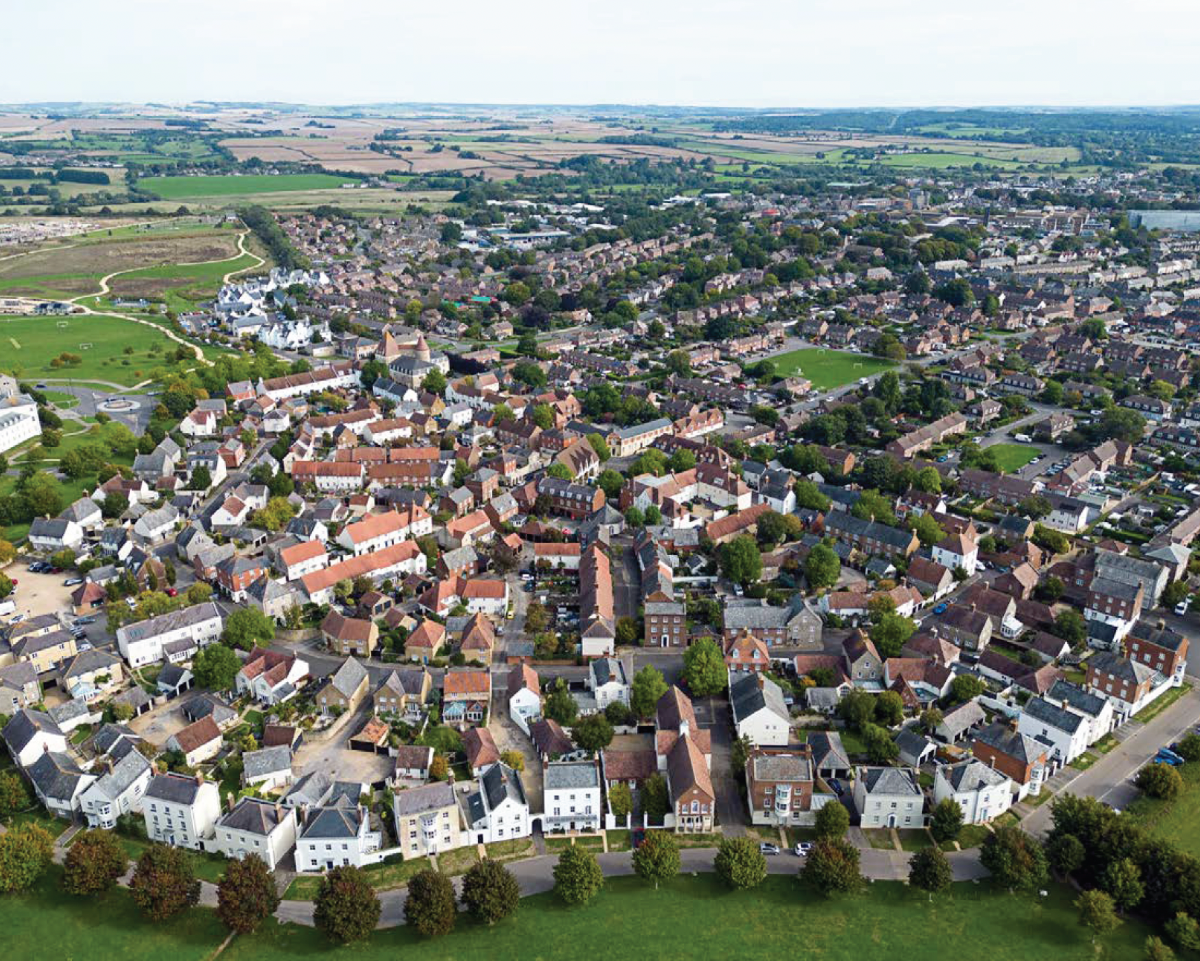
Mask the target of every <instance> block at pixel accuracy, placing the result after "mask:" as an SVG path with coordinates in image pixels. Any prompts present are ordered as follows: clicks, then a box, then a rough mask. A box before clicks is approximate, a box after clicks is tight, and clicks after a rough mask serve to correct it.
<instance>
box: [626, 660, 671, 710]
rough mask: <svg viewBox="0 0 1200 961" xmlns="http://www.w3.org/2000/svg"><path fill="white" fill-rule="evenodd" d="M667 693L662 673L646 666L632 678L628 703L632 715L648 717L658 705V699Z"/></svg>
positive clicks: (653, 667) (651, 665) (650, 666)
mask: <svg viewBox="0 0 1200 961" xmlns="http://www.w3.org/2000/svg"><path fill="white" fill-rule="evenodd" d="M666 693H667V682H666V681H664V680H663V676H662V672H661V671H659V669H658V668H657V667H655V666H654V665H653V664H647V665H646V666H645V667H643V668H642V669H641V670H640V671H638V672H637V673H636V674H635V675H634V676H633V684H632V685H631V686H630V694H629V701H630V707H632V708H633V713H634V714H636V715H637V716H638V717H649V716H650V715H651V714H653V713H654V709H655V707H656V706H657V705H658V699H659V698H660V697H662V696H663V695H664V694H666Z"/></svg>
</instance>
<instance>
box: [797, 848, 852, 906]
mask: <svg viewBox="0 0 1200 961" xmlns="http://www.w3.org/2000/svg"><path fill="white" fill-rule="evenodd" d="M800 877H801V878H802V879H803V880H804V882H805V883H806V884H810V885H812V886H813V887H814V888H816V889H817V890H818V891H820V892H821V893H822V894H824V895H825V896H826V897H832V896H833V895H834V894H850V893H852V892H854V891H857V890H858V889H859V887H860V886H861V885H862V874H861V873H860V872H859V867H858V848H856V847H855V846H854V845H853V844H851V843H850V842H849V841H847V840H845V839H844V838H826V839H823V840H820V841H818V842H817V843H816V844H814V845H813V849H812V850H811V851H809V852H808V858H807V859H806V860H805V862H804V867H803V868H801V869H800Z"/></svg>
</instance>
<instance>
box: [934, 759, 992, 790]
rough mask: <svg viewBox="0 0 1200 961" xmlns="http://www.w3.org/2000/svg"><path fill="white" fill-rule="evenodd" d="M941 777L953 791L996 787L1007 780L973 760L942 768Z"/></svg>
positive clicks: (980, 762)
mask: <svg viewBox="0 0 1200 961" xmlns="http://www.w3.org/2000/svg"><path fill="white" fill-rule="evenodd" d="M942 776H943V777H945V778H946V780H947V781H949V782H950V787H952V788H953V789H954V790H955V791H978V790H981V789H982V788H988V787H997V786H999V785H1001V784H1003V783H1005V782H1006V781H1007V780H1008V777H1007V776H1006V775H1004V774H1001V773H1000V772H999V771H997V770H995V769H994V768H990V767H988V766H987V765H986V764H984V763H983V762H982V761H977V760H974V759H971V760H969V761H960V762H959V763H958V764H951V765H949V766H948V767H944V768H942Z"/></svg>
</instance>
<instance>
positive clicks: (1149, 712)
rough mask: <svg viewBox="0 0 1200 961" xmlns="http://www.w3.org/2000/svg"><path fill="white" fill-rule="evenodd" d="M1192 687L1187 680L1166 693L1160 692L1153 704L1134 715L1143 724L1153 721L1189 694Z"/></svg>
mask: <svg viewBox="0 0 1200 961" xmlns="http://www.w3.org/2000/svg"><path fill="white" fill-rule="evenodd" d="M1191 689H1192V685H1191V684H1190V683H1188V682H1185V683H1184V684H1182V685H1181V686H1179V687H1173V688H1171V690H1169V691H1167V693H1166V694H1160V695H1159V697H1158V700H1156V701H1155V702H1154V703H1153V704H1150V705H1149V706H1147V707H1144V708H1142V710H1140V711H1139V712H1138V713H1137V714H1135V715H1134V717H1135V718H1137V719H1138V720H1139V721H1141V722H1142V723H1143V724H1145V723H1147V722H1149V721H1153V720H1154V719H1155V718H1156V717H1158V716H1159V715H1160V714H1162V713H1163V711H1165V710H1166V709H1167V708H1169V707H1170V706H1171V705H1172V704H1174V703H1175V702H1176V701H1178V700H1179V699H1180V698H1181V697H1183V696H1184V695H1185V694H1187V693H1188V691H1190V690H1191Z"/></svg>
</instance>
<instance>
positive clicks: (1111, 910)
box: [1075, 890, 1121, 944]
mask: <svg viewBox="0 0 1200 961" xmlns="http://www.w3.org/2000/svg"><path fill="white" fill-rule="evenodd" d="M1075 907H1076V908H1078V909H1079V923H1080V924H1082V925H1083V926H1084V927H1085V928H1091V931H1092V943H1093V944H1094V943H1095V942H1096V935H1098V934H1108V932H1110V931H1113V930H1115V929H1116V928H1117V926H1118V925H1120V923H1121V919H1120V918H1119V917H1117V911H1116V907H1115V905H1114V904H1113V899H1112V898H1110V897H1109V896H1108V895H1107V894H1105V893H1104V892H1103V891H1099V890H1096V891H1084V892H1083V893H1082V894H1080V895H1079V897H1078V898H1076V899H1075Z"/></svg>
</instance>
